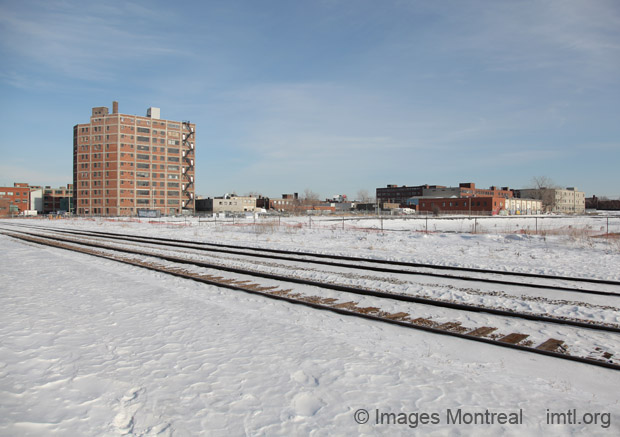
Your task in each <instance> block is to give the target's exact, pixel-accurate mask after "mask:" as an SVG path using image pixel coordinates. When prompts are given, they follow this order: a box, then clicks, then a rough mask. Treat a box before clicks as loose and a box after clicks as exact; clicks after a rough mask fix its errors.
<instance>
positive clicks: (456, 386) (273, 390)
mask: <svg viewBox="0 0 620 437" xmlns="http://www.w3.org/2000/svg"><path fill="white" fill-rule="evenodd" d="M567 220H568V219H567ZM616 220H618V219H616ZM317 221H318V219H317ZM11 222H12V223H15V222H18V223H28V224H38V225H45V226H50V225H51V226H58V227H61V228H62V227H66V228H69V227H70V228H83V229H94V230H101V231H108V232H123V233H135V234H143V235H146V234H150V235H154V236H159V237H162V236H163V237H171V238H175V237H176V238H179V239H188V240H195V241H211V242H219V243H222V242H224V243H231V244H243V245H247V246H263V247H270V248H284V249H290V250H303V251H313V252H321V253H342V254H349V255H353V256H364V257H368V258H381V259H399V260H406V261H414V262H430V263H441V264H445V265H463V266H475V267H480V268H503V269H506V270H508V271H510V270H515V271H528V272H541V273H551V274H558V275H572V276H590V277H596V278H602V279H615V280H618V279H620V269H619V268H618V267H619V266H620V250H618V248H617V246H614V243H613V242H610V241H605V240H604V239H594V240H589V241H588V240H585V239H583V240H582V239H580V238H575V237H574V236H571V235H562V234H560V235H547V236H544V237H543V236H528V235H521V234H519V235H518V237H519V238H515V237H514V236H512V235H511V234H509V235H504V234H482V235H469V234H446V233H443V234H441V233H438V234H428V235H427V234H420V233H414V232H411V233H407V232H404V231H403V232H393V233H386V232H383V233H381V232H368V231H363V230H357V229H353V228H345V229H344V230H342V229H334V228H330V227H329V226H328V225H327V223H328V222H325V223H323V225H324V226H325V227H319V226H317V225H316V223H313V225H315V226H314V227H313V228H312V229H308V228H307V227H302V228H296V227H287V228H283V229H279V228H277V229H272V228H271V227H270V228H268V229H267V230H266V229H265V228H258V227H257V228H254V229H253V227H252V223H251V222H250V223H248V226H230V225H228V224H220V223H217V224H216V223H209V224H205V223H202V224H199V223H197V222H195V223H190V225H188V226H176V225H173V224H163V225H153V224H149V223H137V222H120V221H115V222H109V221H104V220H98V221H85V220H71V221H42V220H36V221H35V220H28V221H11ZM11 222H9V223H11ZM5 223H6V222H5ZM393 224H394V226H396V225H398V226H404V224H402V223H401V224H398V223H396V221H394V222H393ZM0 226H2V222H0ZM0 247H2V250H3V253H4V254H5V257H4V259H3V267H2V269H1V270H0V284H2V285H0V289H1V292H0V308H2V310H1V311H2V313H1V314H2V319H1V320H2V323H1V324H0V339H1V342H0V434H1V435H50V434H57V435H110V436H116V435H126V434H130V435H180V436H185V435H215V436H218V435H222V436H231V435H282V436H291V435H308V434H310V435H411V434H412V433H413V434H415V433H416V432H417V433H419V434H421V435H422V434H423V435H471V434H476V435H498V434H507V435H540V434H543V433H545V434H548V435H567V434H588V435H618V432H619V431H620V408H619V407H620V394H619V390H618V387H620V372H617V371H613V370H608V369H602V368H595V367H592V366H587V365H583V364H579V363H572V362H564V361H560V360H555V359H552V358H549V357H544V356H533V355H532V354H527V353H522V352H518V351H512V350H503V349H501V348H497V347H493V346H489V345H485V344H476V343H473V342H464V341H462V340H459V339H455V338H450V337H444V336H437V335H430V334H427V333H423V332H418V331H415V330H410V329H405V328H401V327H397V326H386V325H383V324H379V323H375V322H371V321H367V320H361V319H357V318H352V317H346V316H342V315H337V314H331V313H325V312H318V311H315V310H312V309H310V308H306V307H302V306H298V305H290V304H287V303H285V302H279V301H272V300H269V299H265V298H261V297H258V296H253V295H248V294H244V293H239V292H233V291H230V290H225V289H220V288H216V287H212V286H207V285H204V284H199V283H194V282H191V281H187V280H183V279H179V278H173V277H168V276H165V275H163V274H159V273H155V272H150V271H146V270H144V269H140V268H137V267H131V266H126V265H120V264H117V263H114V262H113V261H108V260H104V259H99V258H94V257H89V256H86V255H83V254H77V253H71V252H67V251H63V250H60V249H54V248H42V247H40V246H35V245H32V244H27V243H23V242H18V241H15V240H13V239H10V238H8V237H5V236H0ZM517 254H518V255H517ZM594 260H595V262H593V261H594ZM613 304H614V305H616V303H615V302H614V303H613ZM593 312H596V311H595V310H594V309H593ZM593 317H599V316H597V315H596V314H594V315H593ZM604 335H607V336H609V342H610V343H613V342H617V340H616V338H615V337H617V335H615V334H604ZM612 336H613V338H612ZM612 340H613V341H612ZM459 408H461V409H462V411H463V413H484V412H485V411H486V410H487V409H488V410H490V411H491V412H498V413H499V412H504V413H506V414H510V413H515V412H516V413H518V412H519V410H520V409H522V410H523V420H524V423H523V424H522V425H515V424H499V423H497V422H496V423H494V424H489V425H480V424H479V425H467V424H448V423H446V422H447V420H446V414H447V410H448V409H450V410H451V411H452V412H454V411H455V410H457V409H459ZM360 409H366V410H368V412H369V418H370V420H369V423H367V424H358V423H356V421H355V418H354V415H355V413H356V411H358V410H360ZM547 409H549V410H550V411H551V412H558V413H567V412H569V411H572V409H576V412H577V413H578V415H579V418H580V419H582V420H581V421H582V422H584V423H582V424H571V425H552V424H547V423H546V417H547ZM377 410H378V411H379V413H395V414H400V413H406V417H407V419H408V420H409V422H408V424H409V425H412V423H413V422H412V421H411V420H413V418H414V416H413V415H412V413H428V414H433V413H437V414H439V417H440V421H439V423H437V424H433V423H428V424H418V426H417V427H416V428H413V427H412V426H409V425H408V424H394V423H392V424H385V423H384V424H375V423H374V422H375V419H376V411H377ZM594 413H605V414H607V413H608V414H609V415H608V416H605V415H603V416H599V422H598V424H586V423H585V422H586V421H589V420H583V419H584V418H587V419H590V418H591V417H593V416H591V415H588V414H594ZM584 414H585V416H584ZM401 417H404V416H401ZM605 418H607V419H608V420H607V421H606V422H605ZM605 424H607V426H606V425H605Z"/></svg>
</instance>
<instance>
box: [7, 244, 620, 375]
mask: <svg viewBox="0 0 620 437" xmlns="http://www.w3.org/2000/svg"><path fill="white" fill-rule="evenodd" d="M2 234H4V235H7V236H9V237H12V238H15V239H18V240H22V241H27V242H31V243H35V244H39V245H42V246H49V247H54V248H60V249H64V250H69V251H73V252H78V253H82V254H86V255H91V256H94V257H97V258H103V259H106V260H110V261H115V262H119V263H123V264H127V265H131V266H134V267H140V268H143V269H147V270H151V271H155V272H158V273H164V274H168V275H171V276H175V277H179V278H183V279H188V280H191V281H195V282H200V283H203V284H207V285H212V286H216V287H220V288H227V289H230V290H234V291H242V292H244V293H248V294H253V295H259V296H262V297H266V298H269V299H274V300H280V301H285V302H288V303H291V304H295V305H302V306H306V307H310V308H314V309H319V310H323V311H329V312H333V313H336V314H340V315H345V316H352V317H357V318H362V319H367V320H372V321H377V322H381V323H387V324H390V325H397V326H401V327H404V328H409V329H415V330H419V331H425V332H429V333H433V334H438V335H444V336H449V337H456V338H460V339H464V340H470V341H476V342H479V343H485V344H489V345H492V346H499V347H503V348H507V349H514V350H518V351H522V352H528V353H534V354H538V355H543V356H547V357H551V358H557V359H562V360H568V361H573V362H578V363H582V364H588V365H592V366H597V367H603V368H607V369H612V370H620V364H614V363H611V362H607V361H602V360H596V359H592V358H586V357H580V356H575V355H566V354H561V353H558V352H552V351H546V350H542V349H537V348H532V347H528V346H520V345H518V344H511V343H506V342H502V341H499V340H493V339H490V338H484V337H477V336H474V335H469V334H463V333H458V332H453V331H448V330H444V329H439V328H433V327H430V326H422V325H415V324H411V323H407V322H403V321H399V320H393V319H387V318H384V317H380V316H374V315H371V314H364V313H360V312H355V311H351V310H346V309H343V308H334V307H331V306H328V305H323V304H318V303H314V302H308V301H303V300H298V299H294V298H291V297H287V296H282V295H276V294H271V293H267V292H263V291H258V290H252V289H249V288H245V287H241V286H238V285H233V284H227V283H221V282H218V281H213V280H209V279H205V278H201V277H197V276H193V275H189V274H186V273H182V272H178V271H170V270H167V269H165V268H160V267H155V266H146V265H143V264H140V263H138V262H135V261H130V260H121V259H118V258H115V257H113V256H111V255H105V254H102V253H93V252H91V251H86V250H85V249H79V248H67V247H63V246H59V245H57V244H53V243H49V242H42V241H40V240H34V239H32V238H28V237H24V236H20V235H11V234H7V233H6V232H2ZM40 238H44V237H40Z"/></svg>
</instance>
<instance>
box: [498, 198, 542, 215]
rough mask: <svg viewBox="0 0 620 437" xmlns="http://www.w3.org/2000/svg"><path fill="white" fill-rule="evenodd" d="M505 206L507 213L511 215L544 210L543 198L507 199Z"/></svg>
mask: <svg viewBox="0 0 620 437" xmlns="http://www.w3.org/2000/svg"><path fill="white" fill-rule="evenodd" d="M505 208H506V213H507V214H510V215H531V214H540V213H542V211H543V205H542V200H536V199H520V198H516V197H510V198H508V199H506V203H505Z"/></svg>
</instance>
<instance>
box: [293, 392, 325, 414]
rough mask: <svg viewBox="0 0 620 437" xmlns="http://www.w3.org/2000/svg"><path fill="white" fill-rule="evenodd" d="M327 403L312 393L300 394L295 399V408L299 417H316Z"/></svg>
mask: <svg viewBox="0 0 620 437" xmlns="http://www.w3.org/2000/svg"><path fill="white" fill-rule="evenodd" d="M324 405H325V403H324V402H323V401H322V400H321V399H319V398H317V397H316V396H314V395H312V394H310V393H299V394H298V395H296V396H295V398H293V408H294V410H295V412H296V413H297V415H298V416H305V417H310V416H314V415H315V414H316V413H317V411H319V410H320V409H321V408H323V406H324Z"/></svg>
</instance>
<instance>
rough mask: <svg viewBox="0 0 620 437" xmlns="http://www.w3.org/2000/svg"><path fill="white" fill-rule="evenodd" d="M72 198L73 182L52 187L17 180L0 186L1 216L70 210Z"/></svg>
mask: <svg viewBox="0 0 620 437" xmlns="http://www.w3.org/2000/svg"><path fill="white" fill-rule="evenodd" d="M72 200H73V185H72V184H68V185H67V186H66V187H60V188H51V187H49V186H46V187H41V186H38V185H29V184H27V183H23V182H16V183H14V184H13V186H12V187H0V216H2V217H7V216H15V215H26V214H28V215H34V214H49V213H56V212H69V211H70V210H71V203H72ZM35 211H36V212H35Z"/></svg>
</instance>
